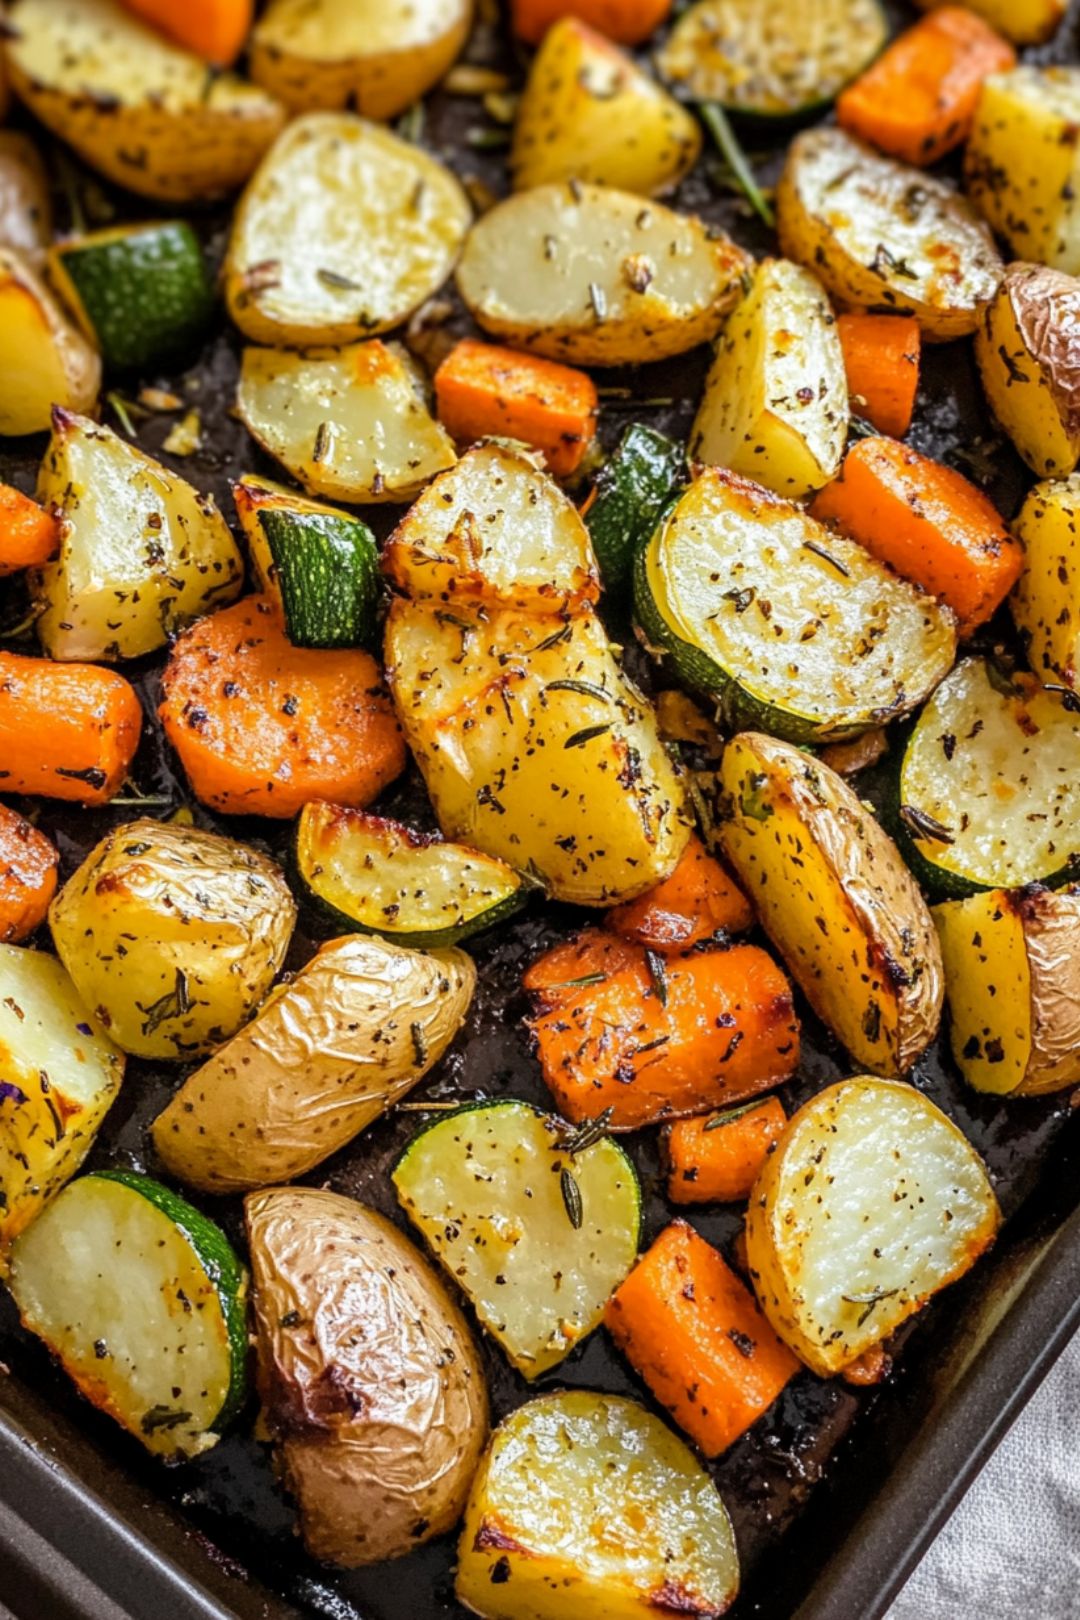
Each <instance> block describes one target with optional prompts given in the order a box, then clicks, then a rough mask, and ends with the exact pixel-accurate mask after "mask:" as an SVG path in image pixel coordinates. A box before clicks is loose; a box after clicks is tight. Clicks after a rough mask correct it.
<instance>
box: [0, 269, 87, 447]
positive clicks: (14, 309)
mask: <svg viewBox="0 0 1080 1620" xmlns="http://www.w3.org/2000/svg"><path fill="white" fill-rule="evenodd" d="M100 387H101V357H100V355H99V354H98V352H97V350H96V349H95V348H94V347H93V346H92V345H91V344H90V343H89V342H88V341H87V340H86V338H85V337H84V336H83V334H82V333H81V332H80V331H79V329H78V327H77V326H75V325H74V324H73V322H72V321H70V320H69V319H68V317H67V315H66V314H65V312H64V310H63V309H62V308H61V306H60V304H59V303H58V302H57V300H56V299H55V298H54V296H53V294H52V293H51V292H50V290H49V288H48V287H47V286H46V285H45V283H44V281H42V279H41V277H40V276H39V275H38V273H37V271H36V270H35V269H34V268H33V266H32V265H31V263H30V260H29V259H28V258H26V257H24V255H23V254H22V253H20V252H19V251H17V250H14V249H11V248H2V247H0V436H3V435H7V434H13V435H14V434H20V433H40V432H41V430H42V429H43V428H47V427H48V426H49V422H50V420H51V418H52V410H53V406H54V405H59V406H61V407H62V408H63V409H65V410H69V411H92V410H94V409H95V408H96V406H97V397H98V389H99V388H100Z"/></svg>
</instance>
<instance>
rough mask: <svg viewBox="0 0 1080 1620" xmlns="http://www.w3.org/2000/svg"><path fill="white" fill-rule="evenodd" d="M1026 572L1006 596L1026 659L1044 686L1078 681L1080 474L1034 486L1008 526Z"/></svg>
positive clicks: (1071, 685)
mask: <svg viewBox="0 0 1080 1620" xmlns="http://www.w3.org/2000/svg"><path fill="white" fill-rule="evenodd" d="M1012 532H1013V535H1014V536H1015V538H1016V539H1017V540H1019V542H1020V544H1021V545H1022V546H1023V548H1024V571H1023V573H1022V574H1021V575H1020V578H1019V579H1018V580H1017V582H1016V585H1015V586H1014V587H1013V590H1012V593H1011V595H1010V597H1009V609H1010V611H1011V613H1012V616H1013V619H1014V621H1015V623H1016V627H1017V629H1018V630H1019V632H1020V635H1021V637H1022V638H1023V641H1024V644H1025V648H1026V651H1027V657H1028V663H1029V664H1030V666H1031V668H1032V669H1033V670H1034V671H1035V674H1036V675H1037V676H1038V677H1039V679H1040V680H1041V681H1042V682H1043V683H1044V684H1045V685H1047V686H1052V685H1054V684H1055V682H1057V681H1063V682H1064V683H1065V685H1066V686H1070V687H1075V686H1076V685H1077V684H1078V682H1080V606H1078V599H1077V594H1076V593H1077V586H1078V584H1080V476H1077V475H1076V474H1075V473H1074V474H1073V475H1072V476H1071V477H1069V478H1060V479H1053V480H1049V481H1047V482H1046V483H1042V484H1036V485H1035V487H1034V489H1032V490H1031V491H1030V492H1029V493H1028V496H1027V498H1026V499H1025V501H1024V504H1023V506H1022V507H1021V508H1020V511H1019V514H1018V515H1017V517H1016V518H1015V520H1014V522H1013V525H1012Z"/></svg>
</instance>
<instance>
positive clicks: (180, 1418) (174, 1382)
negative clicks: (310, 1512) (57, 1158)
mask: <svg viewBox="0 0 1080 1620" xmlns="http://www.w3.org/2000/svg"><path fill="white" fill-rule="evenodd" d="M10 1281H11V1291H12V1293H13V1295H14V1296H15V1303H16V1304H17V1305H18V1307H19V1313H20V1315H21V1317H22V1321H23V1325H24V1326H25V1327H27V1328H29V1329H30V1331H31V1332H33V1333H36V1334H37V1335H38V1337H39V1338H41V1339H43V1340H44V1341H45V1343H46V1345H47V1346H48V1347H49V1349H50V1350H51V1351H52V1353H53V1355H55V1356H56V1357H57V1358H58V1360H59V1361H60V1362H61V1364H62V1365H63V1367H64V1370H65V1371H66V1372H67V1373H68V1374H69V1375H70V1377H71V1378H72V1379H74V1381H75V1383H76V1384H77V1385H78V1387H79V1389H80V1390H81V1391H82V1393H83V1394H84V1395H85V1396H86V1397H87V1399H88V1400H90V1401H91V1402H93V1404H94V1405H95V1406H97V1407H99V1408H100V1409H101V1410H102V1411H104V1412H108V1413H109V1415H110V1416H111V1417H114V1418H115V1419H116V1420H117V1422H118V1423H121V1424H123V1426H124V1428H125V1429H127V1430H128V1431H129V1433H131V1434H133V1435H134V1436H135V1438H136V1439H137V1440H141V1441H142V1443H143V1445H144V1446H145V1447H146V1449H147V1450H148V1451H151V1452H153V1453H154V1455H155V1456H158V1457H169V1458H175V1457H191V1456H197V1455H198V1454H199V1453H200V1452H203V1451H206V1450H208V1449H209V1448H210V1447H211V1446H213V1445H214V1444H216V1442H217V1440H218V1437H219V1434H220V1431H221V1429H222V1428H223V1427H224V1426H225V1424H226V1423H227V1422H228V1421H229V1419H230V1418H232V1417H233V1416H234V1415H235V1414H236V1412H237V1411H238V1410H239V1408H240V1406H241V1405H242V1403H243V1400H244V1396H245V1392H246V1362H247V1320H246V1315H245V1300H246V1294H247V1273H246V1272H245V1270H244V1268H243V1266H242V1265H241V1264H240V1261H239V1260H238V1259H237V1257H236V1255H235V1253H234V1252H233V1250H232V1248H231V1246H230V1244H229V1241H228V1239H227V1238H226V1236H225V1234H224V1232H222V1230H221V1228H220V1227H218V1226H216V1225H215V1224H214V1222H213V1221H211V1220H208V1219H207V1217H206V1216H205V1215H202V1214H200V1213H199V1211H198V1210H197V1209H194V1208H193V1207H192V1206H191V1205H190V1204H189V1203H188V1202H187V1201H186V1199H183V1198H180V1197H179V1196H178V1195H177V1194H176V1193H174V1192H170V1191H169V1189H168V1188H167V1187H163V1186H162V1185H161V1184H160V1182H157V1181H152V1180H151V1179H150V1178H149V1176H140V1175H136V1174H134V1173H133V1172H130V1171H124V1170H101V1171H98V1172H96V1173H95V1174H94V1175H90V1176H83V1177H81V1178H80V1180H78V1181H74V1182H72V1183H71V1185H70V1186H68V1187H65V1189H64V1191H63V1192H62V1193H60V1194H59V1196H58V1197H56V1198H55V1199H54V1200H53V1201H52V1203H51V1204H49V1205H48V1207H47V1208H46V1209H45V1210H44V1212H43V1213H42V1214H41V1215H39V1216H38V1218H37V1220H36V1221H35V1222H34V1224H33V1225H32V1226H31V1227H30V1228H29V1229H28V1230H27V1231H26V1232H24V1233H23V1235H22V1237H20V1238H19V1240H18V1242H17V1243H16V1244H15V1246H14V1249H13V1250H12V1258H11V1279H10Z"/></svg>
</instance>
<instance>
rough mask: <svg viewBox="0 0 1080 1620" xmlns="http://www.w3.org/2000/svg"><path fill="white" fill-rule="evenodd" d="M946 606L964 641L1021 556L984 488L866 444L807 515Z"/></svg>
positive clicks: (1002, 592) (906, 454)
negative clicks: (832, 527) (831, 525)
mask: <svg viewBox="0 0 1080 1620" xmlns="http://www.w3.org/2000/svg"><path fill="white" fill-rule="evenodd" d="M810 510H811V512H812V513H813V515H814V517H816V518H818V519H819V520H820V521H821V522H823V523H835V524H836V526H837V527H838V528H839V529H840V530H841V531H842V532H843V533H844V534H847V535H850V536H851V538H852V539H854V540H858V541H859V542H860V544H862V545H864V546H865V547H866V549H867V551H869V552H871V553H872V554H873V555H874V556H875V557H877V558H879V559H880V561H882V562H885V563H888V564H889V565H890V567H892V568H895V569H896V572H897V573H898V574H902V575H903V576H904V578H905V579H910V580H913V581H914V582H915V584H917V585H921V586H922V587H923V589H924V590H927V591H929V592H930V593H931V594H932V595H934V596H937V597H939V598H940V599H941V601H943V602H945V603H947V604H948V606H949V607H951V608H952V610H953V612H954V613H955V614H956V617H957V619H958V621H959V630H960V634H961V635H962V636H966V635H968V634H969V633H970V632H971V631H972V630H973V629H974V628H975V627H976V626H977V625H980V624H983V623H984V622H985V621H986V620H987V619H989V618H990V616H991V614H992V613H993V612H994V610H995V609H996V608H997V607H998V606H999V605H1000V603H1001V602H1003V601H1004V599H1005V597H1006V596H1007V595H1008V594H1009V591H1010V590H1011V589H1012V587H1013V585H1014V584H1015V583H1016V580H1017V578H1018V576H1019V574H1020V571H1021V568H1022V567H1023V553H1022V552H1021V550H1020V547H1019V546H1018V545H1017V544H1016V542H1015V541H1014V540H1013V539H1012V538H1011V536H1010V535H1009V533H1008V531H1007V530H1006V528H1005V525H1004V524H1003V523H1002V521H1001V517H1000V514H999V513H998V511H997V509H996V508H995V507H994V505H993V502H992V501H990V500H989V499H988V498H987V497H986V496H985V495H984V494H983V492H982V490H980V489H976V487H975V485H974V484H971V483H969V482H968V480H967V479H966V478H965V477H964V476H963V474H962V473H958V472H956V471H954V469H953V468H952V467H943V466H941V465H940V463H938V462H936V461H931V460H929V458H928V457H926V456H921V455H919V453H918V451H917V450H912V449H910V448H909V447H908V446H907V445H906V444H897V442H896V440H895V439H862V440H860V442H859V443H858V444H855V445H853V446H852V447H851V449H850V450H849V451H848V453H847V455H846V457H845V458H844V464H843V466H842V467H841V469H840V475H839V477H838V478H836V479H834V480H833V482H832V483H831V484H828V485H826V487H825V488H824V489H823V490H822V491H821V492H820V494H818V495H817V496H816V497H815V499H814V503H813V505H812V506H811V508H810Z"/></svg>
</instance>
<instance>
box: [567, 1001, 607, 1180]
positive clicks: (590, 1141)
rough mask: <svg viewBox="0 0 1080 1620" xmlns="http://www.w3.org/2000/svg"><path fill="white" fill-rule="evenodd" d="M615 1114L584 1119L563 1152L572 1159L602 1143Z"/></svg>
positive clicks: (605, 1111) (568, 1138) (573, 1131)
mask: <svg viewBox="0 0 1080 1620" xmlns="http://www.w3.org/2000/svg"><path fill="white" fill-rule="evenodd" d="M601 977H602V975H601ZM614 1112H615V1110H614V1108H605V1109H604V1110H603V1111H602V1112H601V1113H599V1114H595V1115H594V1116H593V1118H592V1119H583V1120H582V1122H581V1124H580V1125H578V1126H577V1127H576V1128H575V1129H574V1130H572V1131H571V1132H570V1134H569V1136H567V1137H566V1139H565V1140H564V1141H563V1143H562V1148H561V1151H562V1152H563V1153H569V1155H570V1157H571V1158H574V1157H575V1156H576V1155H577V1154H578V1153H584V1152H585V1150H586V1148H591V1147H593V1146H594V1145H595V1144H596V1143H597V1142H602V1141H603V1139H604V1137H605V1136H606V1135H607V1131H608V1126H609V1125H610V1124H611V1118H612V1115H613V1114H614Z"/></svg>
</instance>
